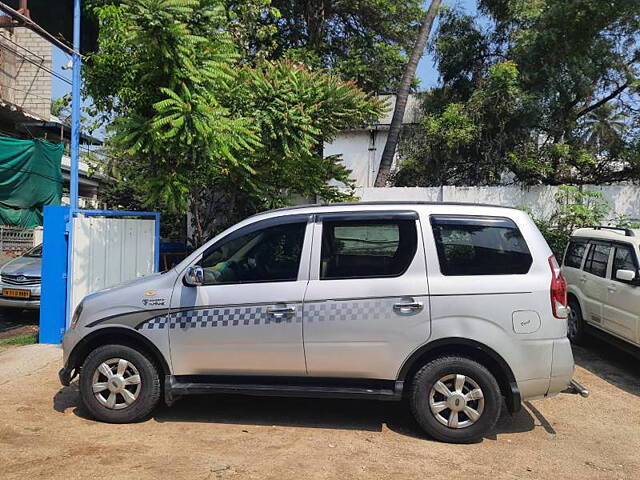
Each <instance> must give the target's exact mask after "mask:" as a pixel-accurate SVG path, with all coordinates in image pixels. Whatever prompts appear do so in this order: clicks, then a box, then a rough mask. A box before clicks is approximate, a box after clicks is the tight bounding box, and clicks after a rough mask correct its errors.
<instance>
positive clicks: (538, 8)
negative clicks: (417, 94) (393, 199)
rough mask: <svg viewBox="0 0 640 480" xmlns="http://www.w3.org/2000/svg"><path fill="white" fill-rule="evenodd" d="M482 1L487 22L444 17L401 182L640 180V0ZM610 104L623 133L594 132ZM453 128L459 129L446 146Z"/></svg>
mask: <svg viewBox="0 0 640 480" xmlns="http://www.w3.org/2000/svg"><path fill="white" fill-rule="evenodd" d="M478 3H479V8H480V11H481V12H482V13H483V14H484V15H485V16H486V17H487V18H488V20H489V22H484V23H483V24H479V23H478V22H477V20H476V19H475V18H473V17H470V16H468V15H465V14H464V13H462V12H461V11H459V10H452V9H446V10H444V12H443V14H442V16H441V19H440V26H439V29H438V32H437V35H436V36H435V39H434V41H433V43H432V44H431V47H430V48H432V49H433V52H434V54H435V56H436V59H437V63H438V69H439V72H440V78H441V82H442V84H441V86H439V87H438V88H436V89H434V90H432V91H430V92H427V93H425V94H424V95H423V96H422V101H421V104H422V110H423V112H424V122H423V124H422V126H421V127H420V128H417V129H415V131H414V132H413V135H405V136H404V137H403V142H402V143H401V145H400V149H401V152H402V155H403V158H404V160H403V162H402V163H401V166H400V171H399V172H398V174H397V175H396V177H395V181H396V184H398V185H415V184H416V182H420V184H422V185H439V184H443V183H444V184H491V183H499V182H504V181H516V182H523V183H527V184H535V183H549V184H558V183H592V182H594V183H598V182H608V181H616V180H629V179H631V180H640V150H639V148H638V146H639V145H640V140H639V137H640V122H639V119H640V116H639V115H638V113H639V112H640V110H639V109H640V95H639V94H640V89H639V86H640V84H639V74H640V43H639V38H638V36H637V31H638V28H639V27H640V4H639V3H638V2H637V1H634V0H612V1H609V2H601V1H597V0H540V1H536V2H522V1H520V0H481V1H479V2H478ZM603 107H604V108H605V109H610V110H611V112H615V115H616V116H617V117H616V119H615V127H614V128H615V134H614V132H613V131H612V130H609V131H608V132H607V133H606V134H605V135H600V134H597V135H596V136H593V137H591V134H590V133H587V132H593V128H595V125H596V124H595V123H594V120H595V119H594V116H595V115H602V114H604V113H606V112H605V111H603V110H600V109H601V108H603ZM612 115H613V114H612ZM454 117H456V118H454ZM454 120H455V121H454ZM452 122H453V123H452ZM452 126H453V127H454V128H458V127H460V128H461V129H462V132H461V133H463V135H462V136H461V137H460V141H457V142H456V141H449V142H446V141H444V139H447V138H448V139H449V140H451V137H452V132H451V130H445V129H448V128H451V127H452ZM611 127H613V124H611ZM597 128H598V129H600V132H601V133H603V131H602V128H604V126H603V125H602V124H600V126H599V127H597ZM453 136H454V137H455V135H453ZM590 138H592V140H593V141H590V140H589V139H590ZM596 138H597V139H598V140H597V141H595V140H596Z"/></svg>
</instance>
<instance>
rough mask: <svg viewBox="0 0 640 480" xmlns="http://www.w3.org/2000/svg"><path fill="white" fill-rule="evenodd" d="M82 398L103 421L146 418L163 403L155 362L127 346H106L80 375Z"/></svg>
mask: <svg viewBox="0 0 640 480" xmlns="http://www.w3.org/2000/svg"><path fill="white" fill-rule="evenodd" d="M79 384H80V397H81V399H82V403H83V404H84V405H85V407H86V408H87V410H89V412H91V414H92V415H93V416H94V417H95V418H97V419H98V420H101V421H103V422H108V423H130V422H137V421H140V420H143V419H145V418H147V417H148V416H149V415H150V414H151V412H152V411H153V410H154V408H155V407H156V406H157V405H158V402H159V400H160V377H159V376H158V371H157V369H156V367H155V365H154V364H153V362H152V361H151V360H150V359H149V358H147V357H146V356H145V355H143V354H142V353H140V352H139V351H137V350H135V349H133V348H131V347H128V346H125V345H104V346H102V347H99V348H96V349H95V350H94V351H93V352H91V353H90V354H89V356H88V357H87V358H86V360H85V361H84V363H83V365H82V370H81V373H80V381H79Z"/></svg>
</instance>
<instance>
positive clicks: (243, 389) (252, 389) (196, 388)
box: [164, 375, 402, 405]
mask: <svg viewBox="0 0 640 480" xmlns="http://www.w3.org/2000/svg"><path fill="white" fill-rule="evenodd" d="M220 393H224V394H236V395H251V396H274V397H307V398H341V399H348V398H360V399H365V398H368V399H371V400H400V398H401V397H402V382H396V384H395V388H394V389H391V388H388V389H387V388H363V387H351V386H334V385H331V386H323V385H309V384H299V385H291V384H284V385H280V384H262V383H259V384H251V383H217V382H216V383H204V382H185V381H181V380H180V379H177V378H176V377H174V376H172V375H167V376H166V377H165V388H164V396H165V402H166V403H167V405H171V404H173V403H174V402H175V401H176V400H177V399H178V398H180V397H182V396H185V395H212V394H220Z"/></svg>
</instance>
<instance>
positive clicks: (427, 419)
mask: <svg viewBox="0 0 640 480" xmlns="http://www.w3.org/2000/svg"><path fill="white" fill-rule="evenodd" d="M410 403H411V411H412V412H413V415H414V417H415V418H416V421H417V422H418V424H420V426H421V427H422V428H423V429H424V431H425V432H427V433H428V434H429V435H430V436H432V437H433V438H435V439H436V440H440V441H443V442H450V443H471V442H475V441H478V440H480V439H482V438H483V437H484V436H485V435H487V434H488V433H489V432H490V431H491V430H492V429H493V428H494V426H495V424H496V422H497V421H498V418H499V416H500V409H501V407H502V396H501V394H500V388H499V387H498V383H497V382H496V379H495V378H494V377H493V375H491V373H490V372H489V371H488V370H487V369H486V368H485V367H484V366H482V365H480V364H479V363H478V362H475V361H473V360H470V359H468V358H464V357H453V356H452V357H441V358H437V359H435V360H432V361H431V362H429V363H427V364H426V365H424V366H423V367H422V368H421V369H420V370H418V372H417V373H416V375H415V377H414V379H413V384H412V389H411V393H410Z"/></svg>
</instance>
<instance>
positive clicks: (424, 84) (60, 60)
mask: <svg viewBox="0 0 640 480" xmlns="http://www.w3.org/2000/svg"><path fill="white" fill-rule="evenodd" d="M428 3H429V2H428V1H426V2H425V7H427V6H428ZM442 4H443V5H446V6H449V7H459V8H462V9H464V10H465V11H466V12H467V13H469V14H472V15H474V14H477V8H476V0H444V1H443V2H442ZM437 26H438V25H437V19H436V24H435V25H434V26H433V29H432V31H431V33H432V34H433V31H434V30H435V29H436V28H437ZM70 58H71V57H70V56H69V55H67V54H66V53H64V52H63V51H62V50H60V49H59V48H57V47H54V51H53V70H54V71H55V72H56V73H59V74H60V75H62V76H63V77H65V78H67V79H68V80H69V81H71V70H63V68H62V67H63V66H64V65H66V64H67V63H68V62H69V60H70ZM416 76H417V77H418V78H419V79H420V90H428V89H429V88H432V87H434V86H435V85H437V84H438V72H437V71H436V68H435V65H434V59H433V56H432V55H431V54H429V52H425V55H424V56H423V57H422V60H421V61H420V63H419V65H418V71H417V73H416ZM70 92H71V85H70V84H68V83H66V82H63V81H62V80H60V79H58V78H56V77H52V98H53V99H56V98H60V97H62V96H64V95H65V94H67V93H70Z"/></svg>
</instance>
